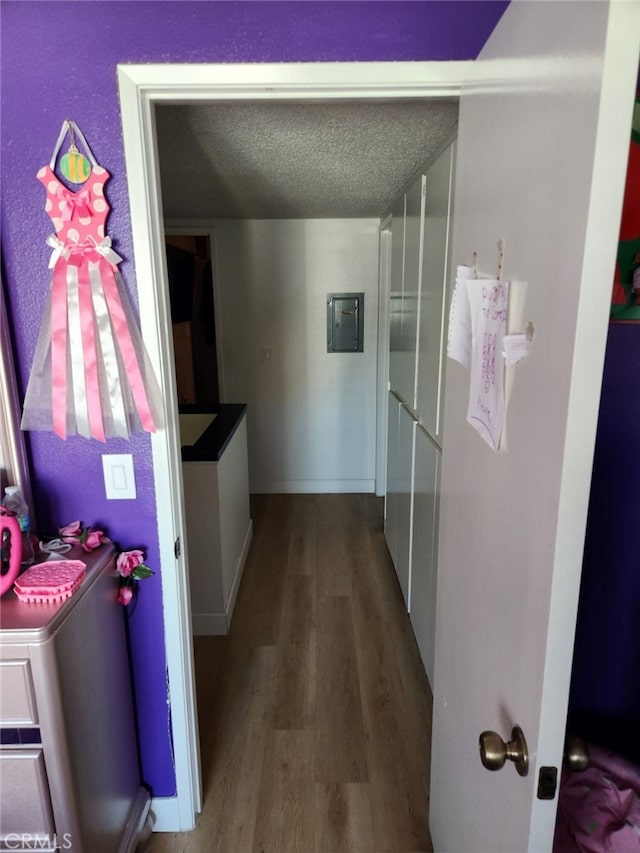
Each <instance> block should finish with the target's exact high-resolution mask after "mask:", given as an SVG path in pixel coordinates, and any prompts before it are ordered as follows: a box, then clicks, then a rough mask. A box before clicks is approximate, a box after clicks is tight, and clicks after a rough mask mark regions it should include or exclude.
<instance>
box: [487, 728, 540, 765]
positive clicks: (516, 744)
mask: <svg viewBox="0 0 640 853" xmlns="http://www.w3.org/2000/svg"><path fill="white" fill-rule="evenodd" d="M507 759H509V761H513V763H514V764H515V766H516V770H517V771H518V773H519V774H520V776H526V775H527V773H528V772H529V751H528V749H527V741H526V740H525V737H524V733H523V731H522V729H521V728H520V726H514V727H513V729H512V730H511V740H510V741H509V742H508V743H505V742H504V741H503V740H502V738H501V737H500V735H499V734H497V733H496V732H482V734H481V735H480V760H481V761H482V764H483V765H484V767H486V768H487V770H500V768H501V767H504V764H505V762H506V760H507Z"/></svg>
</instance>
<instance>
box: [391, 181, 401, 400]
mask: <svg viewBox="0 0 640 853" xmlns="http://www.w3.org/2000/svg"><path fill="white" fill-rule="evenodd" d="M404 212H405V197H404V195H402V196H401V197H400V198H399V199H398V201H397V202H396V203H395V205H394V207H393V210H392V213H391V292H390V297H389V299H390V304H389V384H390V386H391V390H392V391H398V392H399V388H400V387H401V385H402V378H401V377H402V370H403V367H402V361H403V359H402V325H403V315H402V311H403V308H402V288H403V281H404V222H405V220H404Z"/></svg>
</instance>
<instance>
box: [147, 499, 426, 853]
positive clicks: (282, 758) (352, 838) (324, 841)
mask: <svg viewBox="0 0 640 853" xmlns="http://www.w3.org/2000/svg"><path fill="white" fill-rule="evenodd" d="M252 517H253V519H254V539H253V543H252V546H251V551H250V554H249V558H248V560H247V565H246V568H245V573H244V577H243V581H242V585H241V588H240V593H239V595H238V600H237V603H236V608H235V612H234V616H233V621H232V626H231V631H230V634H229V636H228V637H197V638H196V641H195V664H196V682H197V691H198V710H199V719H200V739H201V752H202V771H203V786H204V808H203V812H202V814H201V815H200V817H199V820H198V826H197V827H196V829H195V830H193V831H192V832H188V833H174V834H168V833H157V834H154V835H153V836H152V838H151V840H150V842H149V844H148V845H147V847H146V853H169V851H170V853H204V852H205V851H207V853H294V851H295V853H422V851H430V850H431V849H432V848H431V844H430V838H429V829H428V823H427V819H428V798H429V759H430V731H431V694H430V691H429V686H428V684H427V680H426V677H425V674H424V670H423V668H422V663H421V661H420V658H419V655H418V650H417V647H416V644H415V640H414V637H413V633H412V631H411V627H410V623H409V619H408V616H407V613H406V610H405V608H404V602H403V600H402V595H401V592H400V588H399V586H398V583H397V580H396V577H395V572H394V569H393V565H392V564H391V560H390V557H389V554H388V551H387V549H386V545H385V542H384V535H383V530H382V501H381V499H378V498H375V497H373V496H372V495H259V496H256V497H255V498H253V499H252Z"/></svg>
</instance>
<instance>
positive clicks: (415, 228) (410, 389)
mask: <svg viewBox="0 0 640 853" xmlns="http://www.w3.org/2000/svg"><path fill="white" fill-rule="evenodd" d="M424 180H425V179H424V176H422V175H421V176H420V177H419V178H418V179H417V180H416V181H414V183H413V184H412V185H411V186H410V187H409V189H408V190H407V193H406V208H405V226H404V285H403V288H402V324H401V349H400V353H399V356H398V362H399V371H398V377H397V384H396V386H395V387H394V388H393V390H394V391H395V392H396V393H397V394H398V396H399V397H401V398H402V400H404V402H405V403H406V404H407V406H408V407H409V408H410V409H411V410H412V411H414V410H415V404H416V399H415V397H416V347H417V340H418V299H419V297H420V273H421V258H422V222H423V204H424Z"/></svg>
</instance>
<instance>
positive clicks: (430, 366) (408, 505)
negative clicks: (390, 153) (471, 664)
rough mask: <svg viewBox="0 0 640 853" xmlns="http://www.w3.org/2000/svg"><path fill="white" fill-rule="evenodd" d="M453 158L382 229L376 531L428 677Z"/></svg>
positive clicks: (409, 193)
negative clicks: (379, 524)
mask: <svg viewBox="0 0 640 853" xmlns="http://www.w3.org/2000/svg"><path fill="white" fill-rule="evenodd" d="M454 161H455V145H454V144H453V143H452V144H451V145H450V146H449V147H448V148H447V149H446V150H445V151H444V152H443V153H442V154H441V155H440V156H439V157H438V158H437V159H436V160H435V161H434V162H433V163H432V164H431V165H430V166H429V168H428V169H427V170H426V173H425V174H424V175H419V176H418V177H417V178H416V179H415V180H414V181H413V182H412V184H411V186H409V188H408V189H407V190H406V192H405V193H404V195H403V196H402V198H401V199H400V200H399V202H398V203H397V204H396V205H395V207H394V209H393V211H392V231H391V239H392V246H391V258H392V263H391V288H390V289H391V304H390V353H389V360H390V366H389V384H390V390H391V393H390V395H389V427H388V445H387V472H388V480H387V500H386V522H385V533H386V538H387V543H388V545H389V551H390V553H391V557H392V559H393V563H394V566H395V568H396V573H397V575H398V580H399V582H400V587H401V589H402V594H403V596H404V599H405V602H406V604H407V609H408V610H409V612H410V615H411V622H412V625H413V629H414V633H415V635H416V640H417V642H418V647H419V649H420V653H421V656H422V660H423V663H424V666H425V669H426V672H427V676H428V678H429V680H430V682H433V660H434V638H435V603H436V584H437V523H438V502H439V496H438V483H439V475H440V454H441V447H442V438H443V436H442V400H443V394H444V388H443V385H444V383H443V375H444V356H445V314H446V308H447V300H446V290H447V279H448V277H449V261H448V256H449V234H450V226H451V219H452V199H453V182H454ZM400 401H402V402H400Z"/></svg>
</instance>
